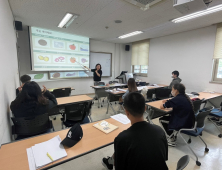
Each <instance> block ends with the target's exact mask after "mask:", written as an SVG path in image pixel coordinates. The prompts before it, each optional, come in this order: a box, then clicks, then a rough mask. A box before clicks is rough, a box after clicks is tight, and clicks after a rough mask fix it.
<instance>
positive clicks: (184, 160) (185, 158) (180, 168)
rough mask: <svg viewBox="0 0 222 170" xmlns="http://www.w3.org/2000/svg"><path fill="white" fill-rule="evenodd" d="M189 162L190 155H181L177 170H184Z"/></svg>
mask: <svg viewBox="0 0 222 170" xmlns="http://www.w3.org/2000/svg"><path fill="white" fill-rule="evenodd" d="M189 162H190V157H189V156H188V155H185V156H183V157H181V158H180V159H179V161H178V162H177V169H176V170H183V169H184V168H186V166H187V165H188V164H189Z"/></svg>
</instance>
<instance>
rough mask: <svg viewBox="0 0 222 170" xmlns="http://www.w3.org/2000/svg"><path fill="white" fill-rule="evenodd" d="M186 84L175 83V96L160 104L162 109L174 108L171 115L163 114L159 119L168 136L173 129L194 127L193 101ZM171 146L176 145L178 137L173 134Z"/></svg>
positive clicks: (169, 141)
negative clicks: (188, 94) (186, 91)
mask: <svg viewBox="0 0 222 170" xmlns="http://www.w3.org/2000/svg"><path fill="white" fill-rule="evenodd" d="M185 90H186V88H185V86H184V85H183V84H181V83H177V84H174V85H173V88H172V92H171V94H172V95H173V96H174V98H172V99H170V100H163V104H161V105H160V108H161V109H164V108H172V109H173V111H172V112H171V113H170V116H163V117H161V118H160V119H159V121H160V124H161V125H162V126H163V128H164V130H165V132H166V133H167V135H168V136H170V135H171V134H172V133H173V130H180V129H182V128H189V129H190V128H192V127H193V126H194V123H195V115H194V107H193V102H192V101H191V100H190V98H189V96H187V95H186V93H185ZM168 145H169V146H176V137H175V136H172V138H171V139H169V140H168Z"/></svg>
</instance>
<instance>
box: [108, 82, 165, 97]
mask: <svg viewBox="0 0 222 170" xmlns="http://www.w3.org/2000/svg"><path fill="white" fill-rule="evenodd" d="M158 86H160V87H156V86H138V87H137V88H147V89H148V90H149V89H157V88H162V87H167V85H163V84H158ZM124 90H128V88H124ZM139 91H140V90H139ZM109 93H111V94H114V95H115V94H116V95H117V94H124V93H125V92H124V91H116V92H109Z"/></svg>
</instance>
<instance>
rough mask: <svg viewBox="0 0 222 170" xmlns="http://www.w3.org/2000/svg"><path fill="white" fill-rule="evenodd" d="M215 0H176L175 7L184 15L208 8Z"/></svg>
mask: <svg viewBox="0 0 222 170" xmlns="http://www.w3.org/2000/svg"><path fill="white" fill-rule="evenodd" d="M212 1H213V0H174V2H173V7H174V8H175V9H176V10H177V11H179V12H180V13H182V14H184V15H188V14H191V13H194V12H198V11H202V10H205V9H207V7H208V5H209V4H210V3H211V2H212Z"/></svg>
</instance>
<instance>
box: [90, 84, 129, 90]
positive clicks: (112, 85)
mask: <svg viewBox="0 0 222 170" xmlns="http://www.w3.org/2000/svg"><path fill="white" fill-rule="evenodd" d="M121 86H127V84H110V85H109V86H90V87H92V88H94V89H101V88H115V87H121Z"/></svg>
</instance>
